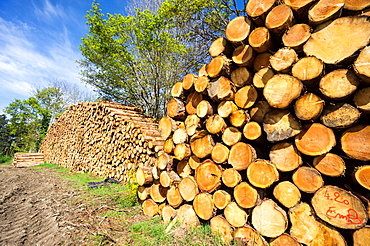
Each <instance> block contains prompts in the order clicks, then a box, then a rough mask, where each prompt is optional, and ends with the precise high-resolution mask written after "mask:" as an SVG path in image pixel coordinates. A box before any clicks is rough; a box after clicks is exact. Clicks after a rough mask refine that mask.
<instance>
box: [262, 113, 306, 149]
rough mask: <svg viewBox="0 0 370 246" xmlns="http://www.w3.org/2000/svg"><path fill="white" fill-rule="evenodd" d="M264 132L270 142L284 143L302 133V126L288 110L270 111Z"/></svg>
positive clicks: (266, 116)
mask: <svg viewBox="0 0 370 246" xmlns="http://www.w3.org/2000/svg"><path fill="white" fill-rule="evenodd" d="M263 130H264V131H265V133H266V134H267V140H268V141H270V142H278V141H283V140H286V139H288V138H291V137H294V136H296V135H298V134H299V133H300V132H301V124H300V123H299V121H298V120H297V119H296V118H295V117H294V116H293V114H291V113H290V112H289V111H288V110H281V109H274V110H270V111H269V112H268V113H267V114H266V115H265V117H264V121H263Z"/></svg>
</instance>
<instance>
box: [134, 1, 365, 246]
mask: <svg viewBox="0 0 370 246" xmlns="http://www.w3.org/2000/svg"><path fill="white" fill-rule="evenodd" d="M369 8H370V1H368V0H366V1H365V0H346V1H345V0H331V1H326V0H318V1H314V0H294V1H293V0H280V1H275V0H249V1H248V3H247V4H246V13H247V16H239V17H236V18H234V19H233V20H231V21H230V22H229V24H228V25H227V27H226V30H225V35H224V36H223V37H219V38H218V39H216V40H214V42H213V43H212V44H211V46H210V48H209V52H210V55H211V57H210V62H208V63H207V64H206V65H204V66H203V67H202V68H201V69H200V70H199V73H198V74H187V75H186V76H185V77H184V79H183V81H180V82H177V83H175V85H174V86H173V89H172V96H173V98H172V99H171V100H170V101H169V102H168V104H167V116H165V117H163V118H162V119H161V120H160V122H159V128H160V131H161V136H162V138H163V140H164V141H165V143H164V149H163V152H161V153H160V154H159V158H158V163H157V166H155V167H153V168H152V169H151V170H146V169H142V170H140V169H139V172H138V173H137V180H140V181H141V182H140V183H139V185H140V188H139V194H138V195H139V198H140V199H141V200H142V206H143V210H144V213H145V214H147V215H155V214H161V215H162V216H163V219H164V220H165V221H170V220H171V219H172V218H176V219H177V220H179V221H181V222H182V223H184V224H187V225H194V226H197V225H199V223H201V222H205V221H208V222H209V223H210V226H211V228H212V231H213V232H214V233H215V234H219V235H221V237H222V238H223V240H224V242H225V243H229V242H231V241H232V240H235V241H237V244H236V245H267V244H269V245H274V246H278V245H279V246H281V245H310V246H313V245H315V246H316V245H357V246H360V245H361V246H364V245H368V244H369V235H370V234H369V233H370V232H369V231H370V225H369V213H370V207H369V199H370V181H369V180H370V117H369V116H370V114H369V113H370V46H369V42H370V17H369V16H367V15H368V13H369V11H368V9H369ZM365 238H367V240H366V239H365Z"/></svg>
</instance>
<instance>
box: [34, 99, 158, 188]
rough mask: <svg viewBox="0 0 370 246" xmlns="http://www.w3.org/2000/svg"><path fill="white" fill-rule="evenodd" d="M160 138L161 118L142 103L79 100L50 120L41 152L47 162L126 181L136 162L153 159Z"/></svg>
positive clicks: (131, 178)
mask: <svg viewBox="0 0 370 246" xmlns="http://www.w3.org/2000/svg"><path fill="white" fill-rule="evenodd" d="M159 138H160V133H159V131H158V123H156V121H155V119H153V118H150V117H147V116H145V115H144V114H143V110H142V109H140V108H138V107H135V106H125V105H122V104H119V103H112V102H106V101H101V102H86V103H82V102H81V103H78V104H75V105H71V106H70V107H69V108H68V109H67V110H66V112H65V113H63V114H62V115H60V116H59V117H58V118H57V119H56V121H55V122H53V123H52V125H51V126H50V128H49V130H48V132H47V135H46V137H45V139H44V140H43V142H42V145H41V148H40V151H39V152H41V153H44V156H45V161H46V162H49V163H55V164H58V165H61V166H63V167H67V168H69V169H71V170H72V171H76V172H90V173H93V174H96V175H98V176H100V177H105V178H107V177H111V178H115V179H117V180H120V181H123V182H128V181H134V180H135V172H136V169H137V168H138V167H147V168H150V167H152V166H153V165H154V164H155V162H156V161H155V159H156V156H157V152H158V151H160V150H161V149H162V145H163V141H161V140H160V139H159Z"/></svg>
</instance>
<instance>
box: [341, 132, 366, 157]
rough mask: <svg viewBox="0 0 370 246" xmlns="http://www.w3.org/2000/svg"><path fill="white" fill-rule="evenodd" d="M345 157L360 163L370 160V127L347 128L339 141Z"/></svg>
mask: <svg viewBox="0 0 370 246" xmlns="http://www.w3.org/2000/svg"><path fill="white" fill-rule="evenodd" d="M340 142H341V145H342V150H343V151H344V153H346V155H347V156H349V157H351V158H353V159H356V160H361V161H369V160H370V145H369V142H370V126H369V125H357V126H354V127H351V128H349V129H348V130H347V131H345V132H344V133H343V134H342V137H341V139H340Z"/></svg>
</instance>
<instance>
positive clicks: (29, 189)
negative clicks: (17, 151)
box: [0, 165, 145, 246]
mask: <svg viewBox="0 0 370 246" xmlns="http://www.w3.org/2000/svg"><path fill="white" fill-rule="evenodd" d="M68 182H69V181H68V180H66V179H63V178H61V177H60V176H58V175H56V174H55V173H53V171H52V170H50V169H45V170H36V169H32V168H16V167H14V166H9V165H5V166H0V245H2V246H17V245H32V246H35V245H40V246H49V245H100V244H101V243H99V240H100V241H101V242H104V245H126V244H128V243H130V240H129V239H127V237H125V235H126V234H127V233H128V230H127V229H125V228H123V227H122V226H121V227H119V226H115V225H113V223H114V220H113V219H112V218H106V217H99V216H96V215H97V214H101V212H104V210H110V209H114V208H111V207H109V206H107V205H104V204H97V205H98V206H97V207H96V206H95V207H93V208H92V207H91V206H89V205H86V204H85V203H84V202H83V200H82V199H81V191H80V190H77V189H72V188H70V185H69V184H68ZM97 202H99V201H97ZM133 209H134V208H133ZM144 219H145V217H144V216H141V215H140V213H137V214H136V215H135V216H133V217H132V218H130V220H129V221H131V222H135V221H139V220H144ZM112 230H115V231H117V233H120V234H122V237H121V236H120V237H118V239H117V236H110V235H111V233H112ZM117 233H115V235H116V234H117Z"/></svg>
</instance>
